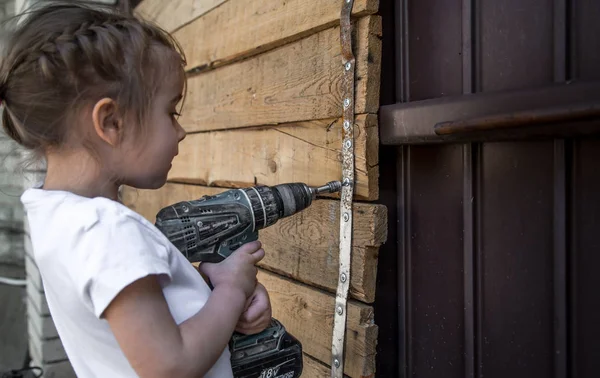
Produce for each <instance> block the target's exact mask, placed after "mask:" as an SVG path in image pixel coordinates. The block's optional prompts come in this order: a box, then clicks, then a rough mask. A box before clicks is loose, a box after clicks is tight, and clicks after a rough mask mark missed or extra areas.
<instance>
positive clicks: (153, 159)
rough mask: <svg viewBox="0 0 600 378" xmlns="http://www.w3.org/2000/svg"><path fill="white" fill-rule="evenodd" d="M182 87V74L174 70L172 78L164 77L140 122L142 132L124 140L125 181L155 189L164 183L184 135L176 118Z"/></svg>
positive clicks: (134, 185)
mask: <svg viewBox="0 0 600 378" xmlns="http://www.w3.org/2000/svg"><path fill="white" fill-rule="evenodd" d="M183 87H184V78H183V75H178V74H173V79H171V80H165V83H164V84H163V85H161V87H160V88H159V90H158V91H157V95H156V96H155V98H154V100H153V101H152V103H151V105H150V111H149V113H148V114H149V116H148V118H147V120H146V124H145V125H143V126H142V129H143V130H142V133H143V134H144V135H143V136H142V137H141V139H140V137H139V136H138V137H137V138H136V137H135V136H132V137H130V138H129V139H128V140H126V143H125V145H124V147H125V149H126V151H125V153H126V154H127V155H128V156H126V157H125V161H127V167H123V168H124V170H126V172H123V173H124V174H123V177H125V178H126V179H125V182H124V184H126V185H129V186H133V187H136V188H140V189H157V188H160V187H161V186H163V185H164V184H165V182H166V180H167V174H168V172H169V170H170V169H171V163H172V161H173V158H174V157H175V156H176V155H177V154H178V153H179V149H178V145H179V142H181V141H182V140H183V138H185V130H184V129H183V128H182V127H181V125H180V124H179V122H178V121H177V111H178V107H177V105H178V104H179V102H180V101H181V97H182V92H183Z"/></svg>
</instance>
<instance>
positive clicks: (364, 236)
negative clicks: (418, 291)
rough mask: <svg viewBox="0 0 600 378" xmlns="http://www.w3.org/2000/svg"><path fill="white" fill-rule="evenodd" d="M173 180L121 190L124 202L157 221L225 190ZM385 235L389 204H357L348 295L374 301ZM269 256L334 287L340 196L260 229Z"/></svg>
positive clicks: (273, 265)
mask: <svg viewBox="0 0 600 378" xmlns="http://www.w3.org/2000/svg"><path fill="white" fill-rule="evenodd" d="M224 190H225V189H221V188H210V187H202V186H194V185H184V184H172V183H169V184H167V185H165V186H164V187H163V188H161V189H159V190H155V191H152V190H135V189H131V188H125V189H124V190H123V195H122V197H123V203H124V204H125V205H127V206H129V207H130V208H132V209H133V210H134V211H136V212H138V213H140V214H141V215H142V216H144V217H145V218H147V219H148V220H149V221H151V222H154V220H155V216H156V213H158V211H159V210H160V209H161V208H163V207H165V206H168V205H169V204H173V203H176V202H179V201H184V200H190V199H195V198H200V197H202V196H204V195H214V194H217V193H220V192H222V191H224ZM386 237H387V209H386V208H385V206H382V205H373V204H363V203H355V204H354V232H353V239H352V242H353V249H352V266H351V280H350V296H351V297H353V298H356V299H359V300H361V301H364V302H369V303H370V302H373V301H374V299H375V287H376V277H377V255H378V247H379V246H380V245H381V244H382V243H383V242H385V240H386ZM260 240H261V241H262V243H263V245H264V248H265V251H266V252H267V253H266V256H265V258H264V259H263V261H261V263H260V265H261V266H262V267H264V268H265V269H269V270H271V271H275V272H278V273H280V274H282V275H286V276H288V277H292V278H294V279H296V280H299V281H302V282H305V283H308V284H310V285H313V286H317V287H320V288H323V289H326V290H328V291H331V292H335V290H336V288H337V275H338V269H339V267H338V253H339V252H338V250H339V201H336V200H325V199H321V200H317V201H316V202H314V203H313V204H312V205H311V207H309V208H308V209H306V210H305V211H303V212H301V213H299V214H296V215H294V216H292V217H289V218H285V219H282V220H280V221H279V222H277V223H276V224H275V225H273V226H271V227H269V228H266V229H264V230H261V231H260Z"/></svg>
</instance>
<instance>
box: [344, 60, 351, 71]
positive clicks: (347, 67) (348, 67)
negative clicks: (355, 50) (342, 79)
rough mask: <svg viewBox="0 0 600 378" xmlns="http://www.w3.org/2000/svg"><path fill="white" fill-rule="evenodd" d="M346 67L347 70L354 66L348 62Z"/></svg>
mask: <svg viewBox="0 0 600 378" xmlns="http://www.w3.org/2000/svg"><path fill="white" fill-rule="evenodd" d="M344 67H345V68H346V71H350V68H352V63H350V62H348V63H346V64H345V65H344Z"/></svg>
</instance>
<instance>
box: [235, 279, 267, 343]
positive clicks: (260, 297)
mask: <svg viewBox="0 0 600 378" xmlns="http://www.w3.org/2000/svg"><path fill="white" fill-rule="evenodd" d="M271 316H272V312H271V301H270V299H269V293H267V289H265V287H264V286H263V285H262V284H260V283H258V284H257V285H256V288H255V289H254V293H252V295H251V296H250V298H248V300H247V302H246V307H245V310H244V312H243V313H242V316H241V317H240V320H239V321H238V324H237V325H236V328H235V330H236V331H237V332H239V333H243V334H246V335H254V334H256V333H259V332H261V331H263V330H264V329H265V328H267V326H268V325H269V324H270V322H271Z"/></svg>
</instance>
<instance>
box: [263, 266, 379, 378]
mask: <svg viewBox="0 0 600 378" xmlns="http://www.w3.org/2000/svg"><path fill="white" fill-rule="evenodd" d="M258 280H259V282H261V283H262V284H263V285H265V287H266V288H267V291H268V292H269V296H270V298H271V304H272V307H273V317H274V318H275V319H277V320H279V321H280V322H281V323H282V324H283V325H284V326H285V327H286V329H287V330H288V331H289V332H290V333H291V334H292V335H294V336H295V337H297V338H298V340H300V342H301V343H302V350H303V351H304V352H305V353H306V354H308V355H310V356H312V357H314V358H316V359H318V360H319V361H323V362H324V363H330V361H331V337H332V336H331V335H332V333H333V317H334V309H335V295H334V294H329V293H325V292H322V291H319V290H316V289H313V288H311V287H309V286H305V285H302V284H298V283H295V282H293V281H290V280H288V279H285V278H283V277H279V276H277V275H276V274H273V273H269V272H267V271H264V270H260V271H259V273H258ZM346 324H347V325H346V327H347V330H346V342H345V346H344V351H345V354H346V360H345V361H346V362H345V365H344V373H345V374H347V375H348V376H350V377H368V376H372V375H373V374H374V371H375V354H376V343H377V333H378V327H377V326H376V325H375V324H374V320H373V308H372V307H371V306H368V305H365V304H363V303H360V302H354V301H350V302H349V303H348V307H347V322H346Z"/></svg>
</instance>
